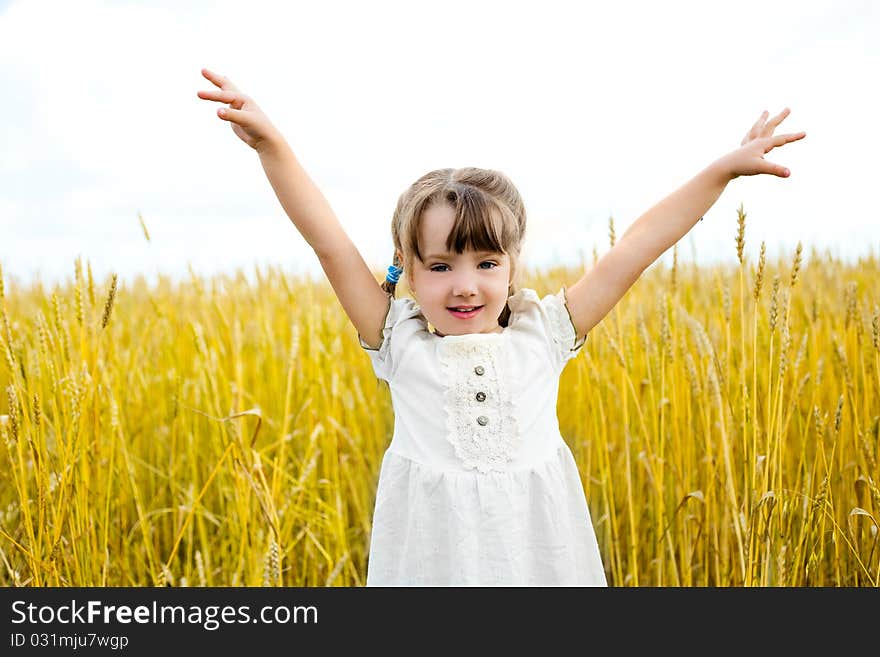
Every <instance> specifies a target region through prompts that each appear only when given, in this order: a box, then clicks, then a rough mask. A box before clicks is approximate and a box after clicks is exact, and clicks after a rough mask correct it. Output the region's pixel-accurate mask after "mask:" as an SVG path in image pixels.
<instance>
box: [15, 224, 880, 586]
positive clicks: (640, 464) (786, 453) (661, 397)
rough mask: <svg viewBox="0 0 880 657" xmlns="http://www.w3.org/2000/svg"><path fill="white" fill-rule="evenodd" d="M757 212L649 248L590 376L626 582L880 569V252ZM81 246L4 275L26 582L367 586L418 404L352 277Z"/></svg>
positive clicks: (586, 355) (609, 531)
mask: <svg viewBox="0 0 880 657" xmlns="http://www.w3.org/2000/svg"><path fill="white" fill-rule="evenodd" d="M609 228H610V232H609V237H610V240H609V241H610V243H611V244H612V245H613V243H614V240H615V237H614V226H613V222H612V223H611V224H610V226H609ZM734 232H735V235H732V238H731V241H732V243H733V246H732V247H731V258H730V263H729V264H728V265H717V266H714V267H712V268H706V267H703V268H700V267H697V266H696V265H693V264H691V265H685V264H682V263H681V262H680V261H679V258H678V251H677V249H675V250H674V252H673V258H672V263H671V266H670V265H668V264H664V263H662V262H658V263H655V265H654V266H652V267H650V268H649V269H648V270H646V271H645V273H644V274H643V275H642V277H641V278H640V279H639V281H638V282H637V283H636V284H635V285H634V286H633V287H632V288H631V289H630V290H629V292H628V293H627V294H626V295H625V296H624V298H623V299H622V300H621V302H620V303H619V304H618V305H617V307H616V308H615V309H614V310H612V312H611V313H610V314H609V315H608V316H607V317H606V318H605V319H604V320H603V321H602V322H601V323H600V324H599V325H597V326H596V327H595V328H594V329H593V330H592V331H591V333H590V335H589V337H588V339H587V343H586V346H585V347H584V349H583V353H581V354H580V355H579V356H578V357H577V358H576V359H574V360H573V361H571V362H570V363H569V364H568V366H567V368H566V369H565V371H564V372H563V375H562V380H561V382H560V392H559V403H558V414H559V420H560V428H561V430H562V434H563V436H564V438H565V440H566V442H568V444H569V445H570V446H571V448H572V451H573V453H574V455H575V458H576V460H577V462H578V465H579V468H580V472H581V476H582V480H583V483H584V489H585V491H586V494H587V499H588V501H589V506H590V510H591V513H592V517H593V523H594V526H595V529H596V533H597V536H598V539H599V546H600V550H601V552H602V557H603V560H604V563H605V567H606V571H607V575H608V582H609V584H610V585H611V586H870V587H876V586H878V585H880V548H878V524H877V518H878V514H880V490H878V483H880V471H878V441H880V427H878V423H880V310H878V305H880V267H878V260H877V259H876V258H875V257H873V256H871V257H868V258H862V259H860V260H859V261H858V262H857V263H854V264H844V263H843V262H841V261H839V260H837V259H835V258H834V257H832V256H831V255H830V254H828V253H827V252H826V253H821V252H820V251H818V250H817V249H816V248H812V249H811V253H810V254H809V258H808V259H805V258H804V257H803V255H804V254H803V253H802V249H801V246H800V244H799V245H798V248H797V250H796V251H795V252H793V253H791V254H790V255H789V256H788V257H787V258H785V259H783V260H780V261H778V262H775V263H773V262H768V261H767V260H766V257H765V248H764V245H763V244H762V245H761V246H760V249H758V248H754V249H752V251H755V252H756V253H752V254H751V255H749V253H747V251H748V250H747V249H746V248H745V215H744V214H743V213H742V211H741V210H740V213H739V217H738V222H737V226H736V229H735V231H734ZM734 247H735V248H734ZM597 258H598V254H597V251H596V249H595V248H594V249H593V263H595V261H596V259H597ZM73 265H74V276H73V277H72V278H69V279H68V280H67V282H66V284H64V285H59V286H56V287H54V288H53V289H51V290H47V289H44V287H43V285H42V284H41V283H39V282H37V283H34V284H33V285H31V286H30V287H27V288H18V287H13V286H12V285H10V284H9V283H8V282H7V283H6V284H5V285H3V275H2V270H0V312H2V318H0V384H2V398H0V437H2V443H3V444H2V446H0V584H2V585H4V586H156V585H160V586H162V585H164V586H362V585H363V584H364V582H365V572H366V559H367V547H368V545H369V535H370V522H371V515H372V505H373V500H374V495H375V489H376V483H377V477H378V468H379V464H380V462H381V458H382V455H383V452H384V450H385V448H386V447H387V445H388V443H389V441H390V438H391V433H392V429H393V414H392V408H391V402H390V394H389V391H388V388H387V385H386V384H385V383H384V382H379V381H377V380H376V378H375V376H374V374H373V371H372V369H371V367H370V362H369V358H368V357H367V355H366V353H365V352H364V351H363V350H362V349H361V348H360V346H359V345H358V342H357V336H356V333H355V330H354V328H353V327H352V326H351V324H350V323H349V322H348V319H347V318H346V317H345V315H344V312H343V310H342V307H341V306H340V305H339V303H338V301H337V300H336V298H335V296H334V294H333V291H332V289H331V288H330V287H329V285H328V284H327V283H326V282H324V281H317V282H315V281H311V280H308V279H297V278H292V277H290V276H289V275H286V274H284V273H282V272H281V271H280V270H279V269H271V268H267V269H265V270H262V271H261V270H260V269H259V268H258V269H257V270H256V275H255V280H256V283H249V282H248V280H247V278H246V277H245V276H244V275H243V274H242V273H241V272H238V273H236V274H235V275H229V276H218V277H213V278H210V279H207V280H205V279H202V278H200V277H199V276H197V275H196V274H195V273H193V272H192V271H191V276H190V280H189V281H187V282H185V283H178V284H172V283H171V282H170V280H169V279H168V278H166V277H160V278H159V279H158V282H157V283H156V284H154V285H152V286H149V285H147V283H146V282H145V279H144V278H142V277H139V278H136V279H134V280H132V281H122V280H119V278H118V277H116V276H115V275H114V276H112V277H108V279H107V280H104V281H95V280H94V279H93V276H92V270H91V265H90V263H86V264H85V268H84V265H83V263H82V261H81V258H77V259H76V260H75V261H74V263H73ZM584 266H590V263H588V262H587V263H584ZM582 269H583V268H582V267H578V268H559V269H556V270H552V271H529V272H528V273H527V276H526V277H525V278H524V281H523V285H524V286H525V287H531V288H533V289H535V290H536V291H537V292H538V293H539V295H541V296H543V295H544V294H547V293H552V292H555V291H557V290H558V289H559V287H560V286H561V285H562V284H563V283H564V284H566V285H570V284H572V283H573V282H574V281H575V280H576V279H577V278H578V277H579V276H580V275H581V273H582ZM377 280H380V274H378V273H377ZM406 294H407V290H406V288H405V285H404V284H401V286H400V287H399V290H398V296H401V295H406Z"/></svg>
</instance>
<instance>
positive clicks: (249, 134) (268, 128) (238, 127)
mask: <svg viewBox="0 0 880 657" xmlns="http://www.w3.org/2000/svg"><path fill="white" fill-rule="evenodd" d="M202 75H204V76H205V77H206V78H208V79H209V80H210V81H211V82H213V83H214V84H215V85H216V86H218V87H220V90H219V91H218V90H216V89H213V90H211V91H200V92H199V93H198V96H199V98H202V99H204V100H216V101H219V102H221V103H228V104H229V107H228V108H227V107H221V108H219V109H218V110H217V116H219V117H220V118H221V119H224V120H225V121H229V123H230V124H231V125H232V132H234V133H235V134H236V135H238V136H239V137H240V138H241V140H242V141H243V142H244V143H246V144H247V145H248V146H250V147H251V148H253V149H255V150H260V148H261V147H263V146H264V145H265V144H267V143H269V142H270V141H271V140H272V139H274V138H276V136H277V135H278V131H277V130H276V129H275V126H273V125H272V123H271V121H269V117H267V116H266V115H265V114H264V113H263V110H261V109H260V108H259V107H258V106H257V104H256V103H255V102H254V101H253V99H252V98H250V97H249V96H246V95H245V94H243V93H242V92H241V91H239V89H238V87H236V86H235V85H234V84H232V82H230V81H229V80H228V79H227V78H225V77H223V76H222V75H218V74H216V73H214V72H212V71H209V70H208V69H206V68H203V69H202Z"/></svg>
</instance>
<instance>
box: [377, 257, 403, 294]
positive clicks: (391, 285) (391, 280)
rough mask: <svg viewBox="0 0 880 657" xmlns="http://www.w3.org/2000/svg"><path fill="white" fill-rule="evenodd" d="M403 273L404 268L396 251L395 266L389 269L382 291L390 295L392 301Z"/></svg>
mask: <svg viewBox="0 0 880 657" xmlns="http://www.w3.org/2000/svg"><path fill="white" fill-rule="evenodd" d="M402 272H403V266H402V265H401V262H400V258H399V257H398V256H397V251H396V250H395V252H394V260H393V264H392V265H391V267H389V268H388V274H387V275H386V276H385V280H384V281H382V289H383V290H385V292H387V293H388V294H390V295H391V298H392V299H393V298H394V291H395V290H396V289H397V281H398V279H399V277H400V274H401V273H402Z"/></svg>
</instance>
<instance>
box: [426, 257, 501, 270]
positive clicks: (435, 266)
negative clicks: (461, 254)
mask: <svg viewBox="0 0 880 657" xmlns="http://www.w3.org/2000/svg"><path fill="white" fill-rule="evenodd" d="M480 265H481V266H482V265H492V266H491V267H489V269H494V268H495V267H497V266H498V264H497V263H495V262H492V261H490V260H486V261H484V262H481V263H480ZM437 267H446V265H433V266H432V267H431V271H436V272H442V271H444V270H442V269H437Z"/></svg>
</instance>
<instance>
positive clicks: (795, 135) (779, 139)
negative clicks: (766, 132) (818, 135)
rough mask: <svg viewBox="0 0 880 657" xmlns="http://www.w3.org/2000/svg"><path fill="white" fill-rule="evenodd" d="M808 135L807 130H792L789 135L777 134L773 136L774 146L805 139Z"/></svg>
mask: <svg viewBox="0 0 880 657" xmlns="http://www.w3.org/2000/svg"><path fill="white" fill-rule="evenodd" d="M806 136H807V133H806V132H792V133H789V134H787V135H776V136H775V137H773V147H774V148H775V147H776V146H782V145H783V144H787V143H789V142H792V141H797V140H798V139H803V138H804V137H806Z"/></svg>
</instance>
